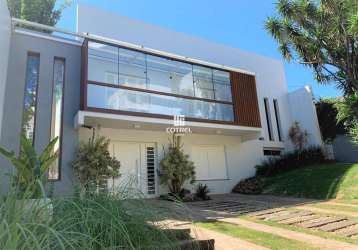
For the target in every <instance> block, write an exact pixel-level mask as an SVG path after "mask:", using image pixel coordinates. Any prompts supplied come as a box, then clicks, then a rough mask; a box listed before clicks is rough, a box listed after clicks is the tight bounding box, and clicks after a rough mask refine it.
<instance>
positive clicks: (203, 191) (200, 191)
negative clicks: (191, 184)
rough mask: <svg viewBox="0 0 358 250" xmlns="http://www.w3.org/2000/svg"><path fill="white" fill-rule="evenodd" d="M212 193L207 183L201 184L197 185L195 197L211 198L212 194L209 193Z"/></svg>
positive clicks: (201, 198)
mask: <svg viewBox="0 0 358 250" xmlns="http://www.w3.org/2000/svg"><path fill="white" fill-rule="evenodd" d="M209 193H210V189H209V188H208V186H207V185H206V184H201V183H199V185H198V186H197V187H196V191H195V198H196V199H200V200H204V201H206V200H211V198H210V196H209V195H208V194H209Z"/></svg>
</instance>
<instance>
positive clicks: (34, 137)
mask: <svg viewBox="0 0 358 250" xmlns="http://www.w3.org/2000/svg"><path fill="white" fill-rule="evenodd" d="M30 56H33V57H37V58H38V72H37V80H36V81H37V83H36V90H35V91H36V100H35V106H34V108H35V111H34V126H33V132H32V146H35V139H36V124H37V122H36V121H37V106H38V98H37V97H38V92H39V81H40V68H41V55H40V53H39V52H34V51H28V52H27V54H26V68H25V84H24V92H23V93H24V95H23V102H22V117H21V133H22V130H23V127H24V112H25V98H26V89H27V81H28V80H29V76H28V74H27V72H28V69H29V58H30Z"/></svg>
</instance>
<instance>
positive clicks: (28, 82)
mask: <svg viewBox="0 0 358 250" xmlns="http://www.w3.org/2000/svg"><path fill="white" fill-rule="evenodd" d="M39 71H40V55H39V54H36V53H28V55H27V66H26V77H25V94H24V106H23V114H22V130H21V131H22V134H23V135H24V136H26V137H27V139H29V140H30V141H31V142H32V144H34V140H35V124H36V103H37V87H38V82H39Z"/></svg>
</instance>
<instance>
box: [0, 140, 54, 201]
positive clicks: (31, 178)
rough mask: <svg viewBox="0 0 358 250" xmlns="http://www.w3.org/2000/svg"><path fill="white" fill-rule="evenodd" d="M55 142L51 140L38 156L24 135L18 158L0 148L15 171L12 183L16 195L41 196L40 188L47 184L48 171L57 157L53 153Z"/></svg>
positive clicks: (0, 152) (0, 151)
mask: <svg viewBox="0 0 358 250" xmlns="http://www.w3.org/2000/svg"><path fill="white" fill-rule="evenodd" d="M57 140H58V138H57V137H56V138H55V139H53V140H52V141H51V142H50V143H49V144H48V146H47V147H46V148H45V149H44V151H43V152H42V153H41V154H40V155H37V153H36V151H35V148H34V146H33V145H32V141H31V140H29V139H27V138H26V137H25V136H24V135H22V136H21V138H20V146H21V148H20V154H19V156H16V155H15V153H14V152H10V151H7V150H6V149H4V148H2V147H0V154H1V155H3V156H5V157H6V158H7V159H8V160H9V161H10V162H11V163H12V165H13V166H14V167H15V169H16V175H15V176H13V178H12V183H13V184H14V185H15V188H16V192H17V195H22V194H23V193H25V192H26V191H27V192H29V193H31V194H32V195H33V197H31V198H37V197H39V196H41V195H42V189H41V187H42V186H45V185H46V183H47V172H48V169H49V168H50V166H51V164H52V163H53V162H54V161H55V160H56V159H57V156H58V155H57V154H58V153H57V152H54V147H55V144H56V142H57ZM39 183H41V184H42V185H39Z"/></svg>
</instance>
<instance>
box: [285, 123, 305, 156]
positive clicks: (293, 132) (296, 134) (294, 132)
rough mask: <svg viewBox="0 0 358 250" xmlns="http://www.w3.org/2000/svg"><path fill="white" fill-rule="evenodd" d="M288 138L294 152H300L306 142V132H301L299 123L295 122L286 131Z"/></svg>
mask: <svg viewBox="0 0 358 250" xmlns="http://www.w3.org/2000/svg"><path fill="white" fill-rule="evenodd" d="M288 137H289V138H290V140H291V142H292V144H293V145H294V146H295V148H296V150H298V151H302V150H303V148H304V147H305V145H306V143H307V140H308V132H307V131H306V130H304V131H302V129H301V126H300V123H299V122H298V121H295V122H294V123H293V125H292V126H291V128H290V129H289V131H288Z"/></svg>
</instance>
